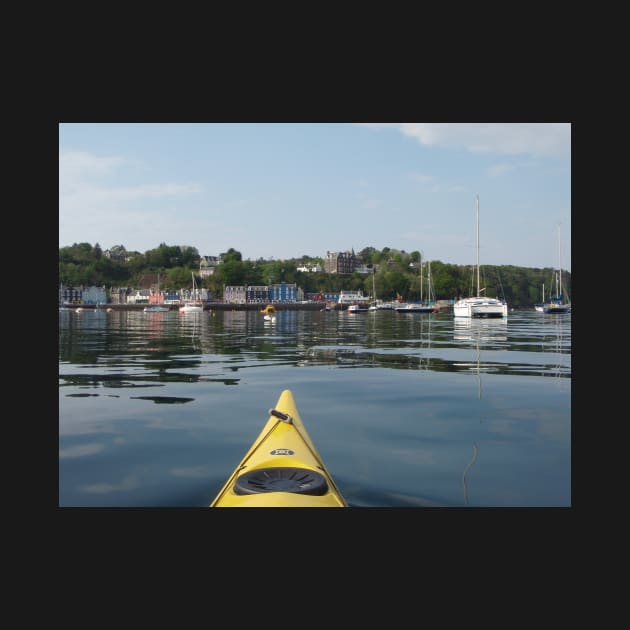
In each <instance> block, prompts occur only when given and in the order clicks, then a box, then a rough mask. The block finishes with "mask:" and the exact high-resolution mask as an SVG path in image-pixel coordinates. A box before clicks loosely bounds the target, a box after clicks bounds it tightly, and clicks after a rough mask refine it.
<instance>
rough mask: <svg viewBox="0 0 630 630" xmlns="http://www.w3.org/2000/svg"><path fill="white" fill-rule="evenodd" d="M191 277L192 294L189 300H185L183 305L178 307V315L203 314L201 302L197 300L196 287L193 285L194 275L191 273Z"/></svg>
mask: <svg viewBox="0 0 630 630" xmlns="http://www.w3.org/2000/svg"><path fill="white" fill-rule="evenodd" d="M190 275H191V276H192V286H193V288H192V292H191V299H189V300H185V301H184V304H183V305H182V306H180V307H179V312H180V313H203V302H202V301H201V300H200V299H199V296H198V294H197V285H196V283H195V274H194V273H191V274H190Z"/></svg>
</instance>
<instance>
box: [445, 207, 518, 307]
mask: <svg viewBox="0 0 630 630" xmlns="http://www.w3.org/2000/svg"><path fill="white" fill-rule="evenodd" d="M476 269H477V295H476V296H475V297H467V298H460V299H459V300H457V301H456V302H455V304H454V305H453V315H454V316H455V317H507V314H508V306H507V304H506V303H505V301H504V300H498V299H496V298H491V297H486V296H485V295H482V293H483V292H484V291H485V290H486V289H485V287H484V288H483V289H481V288H480V287H479V195H477V263H476Z"/></svg>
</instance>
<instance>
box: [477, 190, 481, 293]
mask: <svg viewBox="0 0 630 630" xmlns="http://www.w3.org/2000/svg"><path fill="white" fill-rule="evenodd" d="M479 287H480V285H479V194H477V295H479Z"/></svg>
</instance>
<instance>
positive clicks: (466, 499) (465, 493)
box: [462, 442, 478, 505]
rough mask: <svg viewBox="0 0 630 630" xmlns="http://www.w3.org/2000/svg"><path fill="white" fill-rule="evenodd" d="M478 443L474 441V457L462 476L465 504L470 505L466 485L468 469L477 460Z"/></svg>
mask: <svg viewBox="0 0 630 630" xmlns="http://www.w3.org/2000/svg"><path fill="white" fill-rule="evenodd" d="M477 452H478V449H477V445H476V444H475V443H474V442H473V458H472V460H471V461H470V462H469V464H468V466H466V468H465V469H464V475H463V477H462V483H463V485H464V504H465V505H468V488H467V486H466V475H467V474H468V469H469V468H470V467H471V466H472V465H473V464H474V463H475V462H476V461H477Z"/></svg>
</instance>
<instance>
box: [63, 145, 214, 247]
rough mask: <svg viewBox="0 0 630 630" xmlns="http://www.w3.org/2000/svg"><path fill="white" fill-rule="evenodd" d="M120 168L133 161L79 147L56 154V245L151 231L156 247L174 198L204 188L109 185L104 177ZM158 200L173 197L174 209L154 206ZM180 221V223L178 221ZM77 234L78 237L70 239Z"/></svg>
mask: <svg viewBox="0 0 630 630" xmlns="http://www.w3.org/2000/svg"><path fill="white" fill-rule="evenodd" d="M123 166H124V167H131V166H137V164H136V163H134V162H132V161H130V160H125V159H123V158H120V157H98V156H96V155H93V154H90V153H87V152H83V151H66V152H61V153H60V155H59V242H60V243H62V244H64V245H69V244H70V243H72V242H75V241H76V242H79V241H87V242H100V243H102V244H104V245H105V246H110V245H112V244H114V243H119V242H121V241H124V239H125V238H129V237H130V236H133V235H134V234H139V233H141V232H147V233H148V232H152V233H154V234H155V243H156V245H155V246H157V243H159V242H161V241H162V240H165V239H166V236H167V235H168V234H169V233H171V232H172V224H173V214H177V213H178V207H177V200H178V199H181V198H182V197H188V196H191V195H195V194H198V193H200V192H202V186H201V185H199V184H197V183H183V184H182V183H174V182H165V183H159V184H145V183H139V184H132V185H126V186H120V185H118V186H117V185H108V181H109V179H108V178H110V177H111V176H114V175H115V174H116V171H118V170H119V169H120V168H121V167H123ZM162 199H170V200H173V202H172V203H173V204H174V205H175V207H173V208H164V207H160V208H158V207H156V206H155V205H154V203H155V202H157V201H159V200H162ZM148 213H150V219H149V218H148V216H147V214H148ZM184 222H185V221H183V220H182V221H179V224H180V225H182V224H184ZM108 226H113V227H112V230H114V231H115V233H116V235H117V237H115V238H114V237H112V236H111V235H110V234H108ZM188 227H189V228H190V229H193V228H194V224H191V225H189V226H188ZM75 234H77V235H81V236H80V237H79V238H78V239H77V238H72V235H75ZM112 239H113V240H112ZM109 240H112V242H111V243H110V242H109ZM103 242H104V243H103ZM132 249H133V248H132Z"/></svg>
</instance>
